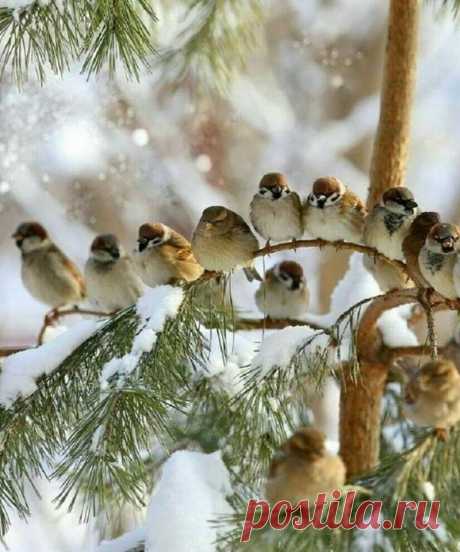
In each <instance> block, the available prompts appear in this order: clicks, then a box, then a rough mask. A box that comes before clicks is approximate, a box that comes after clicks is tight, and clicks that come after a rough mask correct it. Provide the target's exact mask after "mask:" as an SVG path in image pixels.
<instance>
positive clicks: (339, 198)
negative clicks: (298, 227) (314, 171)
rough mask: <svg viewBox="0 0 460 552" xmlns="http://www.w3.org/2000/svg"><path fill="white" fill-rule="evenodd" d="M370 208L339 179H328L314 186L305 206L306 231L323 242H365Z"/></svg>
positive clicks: (328, 177)
mask: <svg viewBox="0 0 460 552" xmlns="http://www.w3.org/2000/svg"><path fill="white" fill-rule="evenodd" d="M365 217H366V208H365V207H364V204H363V202H362V201H361V200H360V199H359V197H358V196H357V195H356V194H354V193H353V192H352V191H350V190H348V189H347V187H346V186H345V184H343V182H341V181H340V180H339V179H338V178H334V177H333V176H326V177H323V178H318V180H315V182H314V183H313V190H312V192H311V194H310V195H309V196H308V198H307V201H306V202H305V205H304V225H305V230H306V231H307V232H308V233H309V234H310V235H311V236H313V237H314V238H321V239H323V240H330V241H336V240H346V241H351V242H360V241H361V240H362V235H363V229H364V220H365Z"/></svg>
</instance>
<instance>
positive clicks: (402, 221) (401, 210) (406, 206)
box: [364, 186, 417, 261]
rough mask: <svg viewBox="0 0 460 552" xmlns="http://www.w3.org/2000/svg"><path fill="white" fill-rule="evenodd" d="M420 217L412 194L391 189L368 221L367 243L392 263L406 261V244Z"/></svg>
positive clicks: (400, 189)
mask: <svg viewBox="0 0 460 552" xmlns="http://www.w3.org/2000/svg"><path fill="white" fill-rule="evenodd" d="M416 216H417V203H416V202H415V200H414V196H413V195H412V192H411V191H410V190H409V189H408V188H404V187H402V186H395V187H393V188H389V189H388V190H385V192H384V193H383V195H382V200H381V202H380V205H376V206H375V207H374V209H373V210H372V212H371V213H369V216H368V217H367V219H366V226H365V229H364V242H365V243H366V245H369V246H370V247H374V248H375V249H377V251H379V252H380V253H382V254H383V255H385V256H386V257H388V258H389V259H398V260H399V261H402V260H403V258H404V256H403V251H402V242H403V240H404V238H405V237H406V236H407V234H408V233H409V228H410V226H411V224H412V221H413V220H414V219H415V217H416Z"/></svg>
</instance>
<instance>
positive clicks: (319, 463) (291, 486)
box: [265, 427, 345, 504]
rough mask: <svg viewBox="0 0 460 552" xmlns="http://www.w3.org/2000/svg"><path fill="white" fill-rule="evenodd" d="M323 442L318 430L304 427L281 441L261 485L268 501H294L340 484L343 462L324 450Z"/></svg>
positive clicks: (341, 482) (343, 479)
mask: <svg viewBox="0 0 460 552" xmlns="http://www.w3.org/2000/svg"><path fill="white" fill-rule="evenodd" d="M324 442H325V436H324V434H323V433H322V432H321V431H318V430H317V429H314V428H311V427H304V428H301V429H299V430H298V431H297V432H296V433H295V434H294V435H293V436H292V437H291V438H290V439H288V440H287V441H286V442H285V443H284V444H283V445H282V447H281V449H280V450H279V452H278V453H277V454H276V455H275V457H274V458H273V460H272V462H271V464H270V471H269V474H268V478H267V482H266V486H265V495H266V497H267V499H268V500H269V502H271V503H274V502H277V501H279V500H289V501H290V502H291V503H292V504H297V503H298V502H299V501H300V500H305V499H308V500H314V499H315V498H316V496H317V495H318V493H321V492H325V493H330V492H332V491H333V490H335V489H340V487H342V486H343V485H344V483H345V465H344V463H343V461H342V459H341V458H340V457H339V456H336V455H333V454H329V453H328V452H327V451H326V448H325V443H324Z"/></svg>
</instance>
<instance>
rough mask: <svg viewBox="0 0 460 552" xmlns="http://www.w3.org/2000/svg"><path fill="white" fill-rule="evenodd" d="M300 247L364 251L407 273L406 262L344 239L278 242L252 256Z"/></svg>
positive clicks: (261, 255)
mask: <svg viewBox="0 0 460 552" xmlns="http://www.w3.org/2000/svg"><path fill="white" fill-rule="evenodd" d="M301 247H319V248H320V249H321V248H322V247H334V248H335V249H343V250H350V251H356V252H358V253H364V254H365V255H370V256H372V257H376V258H380V259H383V260H384V261H386V262H388V263H390V264H392V265H395V266H397V267H398V268H399V269H401V270H402V271H404V273H405V274H407V267H406V264H405V263H403V262H402V261H397V260H395V259H389V258H388V257H386V256H385V255H383V254H382V253H380V252H379V251H377V249H374V248H373V247H368V246H367V245H362V244H360V243H352V242H346V241H342V240H339V241H327V240H321V239H315V240H295V241H290V242H286V243H278V244H276V245H269V246H267V247H263V248H262V249H259V250H258V251H256V252H255V253H254V257H263V256H265V255H270V254H271V253H278V252H279V251H289V250H291V249H292V250H296V249H299V248H301Z"/></svg>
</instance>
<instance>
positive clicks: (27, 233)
mask: <svg viewBox="0 0 460 552" xmlns="http://www.w3.org/2000/svg"><path fill="white" fill-rule="evenodd" d="M12 237H13V238H14V239H15V240H16V245H17V246H18V247H19V249H20V250H21V253H22V264H21V277H22V282H23V284H24V286H25V287H26V288H27V290H28V292H29V293H30V294H31V295H32V296H33V297H34V298H35V299H37V300H38V301H40V302H41V303H45V304H46V305H49V306H50V307H52V308H53V309H56V308H58V307H61V306H64V305H73V304H78V303H79V302H80V301H81V300H82V299H83V298H84V297H85V282H84V279H83V276H82V275H81V273H80V271H79V270H78V268H77V267H76V265H75V264H74V263H73V262H72V261H71V260H70V259H68V258H67V257H66V255H64V253H63V252H62V251H61V250H60V249H59V248H58V247H57V246H56V245H55V244H54V243H53V242H52V241H51V240H50V238H49V236H48V233H47V231H46V230H45V229H44V228H43V226H42V225H41V224H39V223H38V222H24V223H22V224H20V225H19V226H18V228H17V229H16V232H15V233H14V234H13V236H12Z"/></svg>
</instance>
